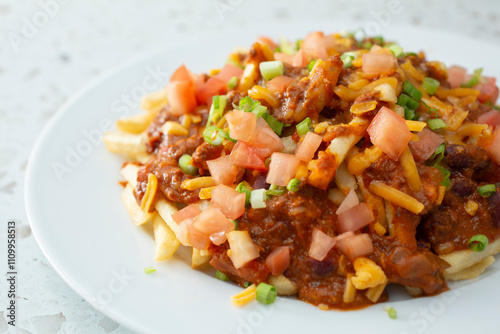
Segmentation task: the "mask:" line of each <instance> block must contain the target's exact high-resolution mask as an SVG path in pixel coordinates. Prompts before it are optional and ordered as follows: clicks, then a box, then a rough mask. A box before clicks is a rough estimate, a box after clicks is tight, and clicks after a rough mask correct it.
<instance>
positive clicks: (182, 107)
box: [166, 80, 196, 116]
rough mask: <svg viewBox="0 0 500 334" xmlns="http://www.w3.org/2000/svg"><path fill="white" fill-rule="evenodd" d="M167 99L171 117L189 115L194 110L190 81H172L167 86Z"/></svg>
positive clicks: (194, 100) (194, 101)
mask: <svg viewBox="0 0 500 334" xmlns="http://www.w3.org/2000/svg"><path fill="white" fill-rule="evenodd" d="M166 91H167V99H168V103H169V104H170V112H171V113H172V115H175V116H181V115H185V114H189V113H191V112H193V111H194V110H195V109H196V98H195V95H194V89H193V86H192V83H191V82H190V81H186V80H184V81H174V82H171V83H169V84H168V85H167V87H166Z"/></svg>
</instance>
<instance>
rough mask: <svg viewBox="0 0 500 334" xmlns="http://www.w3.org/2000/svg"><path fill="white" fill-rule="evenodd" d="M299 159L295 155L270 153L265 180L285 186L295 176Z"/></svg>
mask: <svg viewBox="0 0 500 334" xmlns="http://www.w3.org/2000/svg"><path fill="white" fill-rule="evenodd" d="M299 162H300V160H299V159H297V157H296V156H295V155H292V154H286V153H278V152H275V153H273V154H272V155H271V163H270V164H269V173H267V178H266V182H267V183H269V184H275V185H277V186H282V187H286V186H287V185H288V182H290V180H291V179H293V178H294V177H295V174H296V173H297V169H298V167H299Z"/></svg>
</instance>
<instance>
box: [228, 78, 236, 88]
mask: <svg viewBox="0 0 500 334" xmlns="http://www.w3.org/2000/svg"><path fill="white" fill-rule="evenodd" d="M236 86H238V77H232V78H231V79H229V81H228V82H227V87H228V88H229V89H235V88H236Z"/></svg>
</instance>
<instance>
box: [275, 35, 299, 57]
mask: <svg viewBox="0 0 500 334" xmlns="http://www.w3.org/2000/svg"><path fill="white" fill-rule="evenodd" d="M279 47H280V51H281V52H283V53H284V54H287V55H294V54H295V52H296V51H297V50H296V49H295V47H296V45H293V44H292V43H290V42H289V41H288V40H287V39H286V38H285V36H283V35H282V36H280V46H279Z"/></svg>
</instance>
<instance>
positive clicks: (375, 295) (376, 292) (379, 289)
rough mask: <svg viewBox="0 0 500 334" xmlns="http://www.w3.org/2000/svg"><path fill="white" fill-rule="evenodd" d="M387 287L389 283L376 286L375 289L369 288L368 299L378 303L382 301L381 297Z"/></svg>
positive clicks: (367, 291) (366, 293) (366, 294)
mask: <svg viewBox="0 0 500 334" xmlns="http://www.w3.org/2000/svg"><path fill="white" fill-rule="evenodd" d="M386 286H387V281H385V282H384V283H381V284H379V285H376V286H374V287H373V288H369V289H368V290H366V292H365V296H366V298H368V299H370V300H371V301H372V302H374V303H376V302H377V301H378V300H379V299H380V296H382V293H383V292H384V290H385V287H386Z"/></svg>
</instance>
